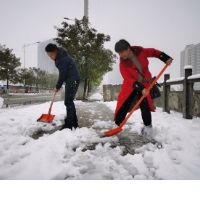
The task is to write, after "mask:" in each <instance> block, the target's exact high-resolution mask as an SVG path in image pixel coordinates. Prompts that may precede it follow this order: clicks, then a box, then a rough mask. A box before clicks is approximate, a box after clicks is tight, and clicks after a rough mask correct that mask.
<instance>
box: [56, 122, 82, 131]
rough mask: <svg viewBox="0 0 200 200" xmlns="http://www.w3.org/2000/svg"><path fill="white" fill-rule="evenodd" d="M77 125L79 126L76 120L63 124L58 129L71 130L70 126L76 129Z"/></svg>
mask: <svg viewBox="0 0 200 200" xmlns="http://www.w3.org/2000/svg"><path fill="white" fill-rule="evenodd" d="M77 127H79V126H78V123H77V122H76V123H69V124H63V126H62V128H61V129H60V131H61V130H63V129H65V128H69V129H71V130H72V128H74V129H76V128H77Z"/></svg>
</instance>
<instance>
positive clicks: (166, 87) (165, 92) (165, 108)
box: [163, 74, 170, 113]
mask: <svg viewBox="0 0 200 200" xmlns="http://www.w3.org/2000/svg"><path fill="white" fill-rule="evenodd" d="M168 79H170V75H169V74H164V83H163V112H167V113H170V110H169V109H168V96H169V91H170V85H166V81H167V80H168Z"/></svg>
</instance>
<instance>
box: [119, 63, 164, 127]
mask: <svg viewBox="0 0 200 200" xmlns="http://www.w3.org/2000/svg"><path fill="white" fill-rule="evenodd" d="M167 67H168V65H165V66H164V68H163V69H162V70H161V72H160V73H159V74H158V76H157V77H156V78H155V80H154V81H153V82H152V84H151V85H150V86H149V88H148V89H147V91H150V90H151V88H152V87H153V86H154V84H155V82H156V81H157V80H158V79H159V78H160V76H161V75H162V73H163V72H164V71H165V69H166V68H167ZM145 97H146V95H145V94H143V96H142V97H141V98H140V100H139V101H138V102H137V103H136V104H135V106H134V107H133V109H132V110H131V112H130V113H129V114H128V116H127V117H126V118H125V119H124V121H123V122H122V123H121V124H120V126H119V127H120V128H122V126H124V124H125V123H126V121H127V120H128V118H129V117H130V116H131V115H132V113H133V112H134V111H135V110H136V108H137V107H138V106H139V104H140V103H141V102H142V100H143V99H144V98H145Z"/></svg>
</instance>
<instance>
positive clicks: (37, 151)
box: [0, 101, 200, 180]
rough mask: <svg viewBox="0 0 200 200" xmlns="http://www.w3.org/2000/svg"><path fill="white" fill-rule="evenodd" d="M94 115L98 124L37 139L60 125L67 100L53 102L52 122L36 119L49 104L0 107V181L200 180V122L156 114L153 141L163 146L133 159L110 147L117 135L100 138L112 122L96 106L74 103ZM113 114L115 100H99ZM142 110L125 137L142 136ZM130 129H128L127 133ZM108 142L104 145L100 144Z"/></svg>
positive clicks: (132, 119)
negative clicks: (40, 132) (36, 137)
mask: <svg viewBox="0 0 200 200" xmlns="http://www.w3.org/2000/svg"><path fill="white" fill-rule="evenodd" d="M75 103H76V107H77V108H78V110H79V112H78V113H77V114H78V117H79V119H81V117H83V116H82V114H81V113H80V110H81V109H84V110H88V112H90V113H91V115H90V116H91V117H90V119H88V121H91V120H93V121H94V122H93V123H94V124H93V125H92V126H90V127H81V128H79V129H77V130H73V131H70V130H67V129H64V130H62V131H56V132H55V133H53V134H45V135H44V136H43V137H40V138H39V139H37V140H34V139H33V138H32V137H31V136H32V135H33V134H35V133H37V132H39V131H45V132H48V131H51V130H53V129H55V127H57V126H60V125H61V124H62V120H63V118H64V116H65V112H66V111H65V106H64V104H63V102H56V103H54V104H53V108H52V114H55V115H56V117H55V118H54V122H53V123H52V124H45V123H39V122H37V121H36V120H37V119H38V118H39V117H40V116H41V114H45V113H47V112H48V108H49V104H50V103H44V104H40V105H30V106H23V107H15V108H9V109H0V179H39V180H40V179H200V119H199V118H195V119H193V120H186V119H183V118H182V115H181V114H179V113H175V112H172V113H171V114H167V113H163V112H162V110H161V109H159V108H158V109H157V112H156V113H152V117H153V127H154V133H155V139H157V140H159V141H161V142H162V143H163V148H162V149H158V148H157V147H156V146H155V145H153V144H147V145H144V146H142V147H141V148H138V149H136V151H135V152H136V153H135V154H134V155H131V154H127V155H126V156H123V155H122V152H123V151H122V149H121V148H120V147H116V148H111V143H112V142H117V141H118V137H116V136H113V137H109V138H99V132H98V131H96V128H99V129H101V128H102V131H105V130H110V129H111V128H112V125H113V124H114V122H113V121H110V120H108V119H107V118H106V116H104V113H103V112H102V113H99V116H98V119H97V118H95V117H96V116H95V115H94V111H95V104H93V103H84V102H81V101H75ZM98 104H101V105H102V106H105V107H106V108H107V109H108V110H109V109H110V112H111V114H114V110H115V107H116V101H114V102H107V103H106V102H98ZM142 126H143V125H142V119H141V114H140V110H137V111H136V112H134V113H133V115H132V116H131V117H130V119H129V121H128V123H127V125H126V126H125V130H124V133H121V134H129V133H130V134H132V133H135V134H138V135H141V133H140V130H141V127H142ZM126 130H129V131H126ZM91 143H99V144H98V145H97V146H96V148H95V149H94V150H91V151H90V150H87V151H82V150H83V149H84V148H85V147H86V146H87V145H88V144H91ZM102 143H104V145H102Z"/></svg>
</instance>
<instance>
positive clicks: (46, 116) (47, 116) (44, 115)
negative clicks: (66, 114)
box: [37, 114, 55, 123]
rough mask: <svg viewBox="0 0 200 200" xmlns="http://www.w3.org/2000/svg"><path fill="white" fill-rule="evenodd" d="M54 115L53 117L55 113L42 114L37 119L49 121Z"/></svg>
mask: <svg viewBox="0 0 200 200" xmlns="http://www.w3.org/2000/svg"><path fill="white" fill-rule="evenodd" d="M54 117H55V115H48V114H42V116H41V117H40V118H39V119H38V120H37V121H38V122H46V123H51V122H52V121H53V119H54Z"/></svg>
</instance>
